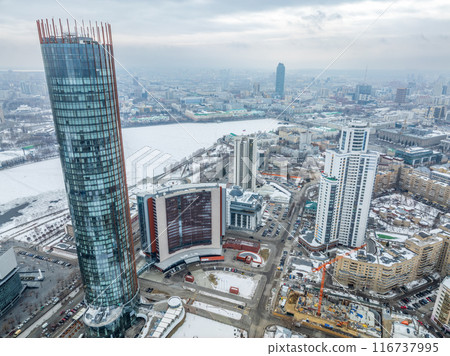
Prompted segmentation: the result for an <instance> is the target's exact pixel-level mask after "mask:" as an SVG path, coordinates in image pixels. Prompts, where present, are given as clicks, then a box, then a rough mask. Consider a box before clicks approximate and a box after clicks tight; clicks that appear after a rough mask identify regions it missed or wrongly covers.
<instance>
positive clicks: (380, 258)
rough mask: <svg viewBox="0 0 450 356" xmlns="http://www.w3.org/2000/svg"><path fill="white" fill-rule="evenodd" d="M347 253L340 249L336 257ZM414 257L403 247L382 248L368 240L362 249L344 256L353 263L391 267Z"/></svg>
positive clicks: (412, 253)
mask: <svg viewBox="0 0 450 356" xmlns="http://www.w3.org/2000/svg"><path fill="white" fill-rule="evenodd" d="M348 251H349V249H343V248H341V249H339V250H338V251H337V255H342V254H345V253H346V252H348ZM414 256H416V254H415V253H414V252H412V251H411V250H409V249H407V248H405V247H399V246H396V247H384V246H383V245H381V244H380V243H378V242H375V241H374V240H369V242H368V244H367V246H366V247H365V248H364V249H362V250H359V251H358V252H357V253H352V254H350V255H349V256H346V258H349V259H352V260H354V261H364V262H367V263H374V264H381V265H384V266H392V265H393V264H395V263H399V262H402V261H405V260H409V259H411V258H413V257H414Z"/></svg>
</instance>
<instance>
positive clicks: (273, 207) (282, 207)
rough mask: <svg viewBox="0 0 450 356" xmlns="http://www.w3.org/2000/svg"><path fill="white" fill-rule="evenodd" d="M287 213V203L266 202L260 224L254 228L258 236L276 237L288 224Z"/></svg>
mask: <svg viewBox="0 0 450 356" xmlns="http://www.w3.org/2000/svg"><path fill="white" fill-rule="evenodd" d="M288 213H289V206H288V205H287V204H279V203H267V204H266V205H265V209H264V211H263V214H262V226H259V227H258V228H257V229H256V235H257V236H258V238H259V237H261V238H267V239H276V238H278V237H279V236H280V235H281V234H282V232H283V231H284V229H285V228H286V226H287V224H288Z"/></svg>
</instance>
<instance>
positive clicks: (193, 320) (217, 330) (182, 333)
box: [172, 313, 246, 338]
mask: <svg viewBox="0 0 450 356" xmlns="http://www.w3.org/2000/svg"><path fill="white" fill-rule="evenodd" d="M244 333H245V332H244ZM245 334H246V333H245ZM188 337H189V338H192V337H194V338H200V337H205V338H206V337H208V338H213V337H217V338H233V337H234V338H237V337H241V329H238V328H235V327H234V326H231V325H227V324H223V323H219V322H218V321H214V320H211V319H206V318H203V317H201V316H198V315H194V314H191V313H186V319H185V321H184V323H183V325H181V326H180V328H179V329H178V330H177V331H176V332H175V333H174V334H173V335H172V338H188Z"/></svg>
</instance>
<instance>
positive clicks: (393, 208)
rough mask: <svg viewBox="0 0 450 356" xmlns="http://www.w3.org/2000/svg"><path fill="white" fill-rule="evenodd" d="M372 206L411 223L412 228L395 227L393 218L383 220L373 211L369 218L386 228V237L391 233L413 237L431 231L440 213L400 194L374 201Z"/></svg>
mask: <svg viewBox="0 0 450 356" xmlns="http://www.w3.org/2000/svg"><path fill="white" fill-rule="evenodd" d="M371 206H372V208H376V209H380V211H381V210H383V209H384V211H385V212H388V213H389V214H391V213H395V214H396V215H397V216H399V217H400V218H404V219H406V220H407V221H409V222H410V226H398V225H394V224H393V218H389V219H388V220H385V219H382V218H381V217H380V215H379V214H378V213H376V212H374V211H373V209H371V210H370V213H369V216H370V217H372V218H374V219H375V220H376V222H377V223H378V224H379V225H380V226H382V227H384V228H385V230H386V235H390V233H391V232H394V233H399V234H401V235H407V236H412V235H413V234H414V233H416V232H420V231H424V230H430V228H431V226H433V223H434V220H435V218H436V216H437V215H438V214H439V213H440V211H439V210H438V209H436V208H433V207H431V206H428V205H426V204H424V203H422V202H419V201H416V200H414V199H413V198H411V197H409V196H406V195H402V194H399V193H395V194H391V195H388V196H383V197H380V198H377V199H374V200H373V201H372V203H371ZM412 217H414V218H417V219H419V221H420V224H421V225H420V224H416V223H414V222H413V221H412V220H411V219H412ZM381 233H383V232H381Z"/></svg>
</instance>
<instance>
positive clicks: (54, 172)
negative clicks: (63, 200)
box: [0, 158, 64, 204]
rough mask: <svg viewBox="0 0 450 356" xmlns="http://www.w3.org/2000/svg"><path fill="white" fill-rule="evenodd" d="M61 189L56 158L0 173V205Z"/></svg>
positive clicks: (61, 184) (61, 181) (60, 171)
mask: <svg viewBox="0 0 450 356" xmlns="http://www.w3.org/2000/svg"><path fill="white" fill-rule="evenodd" d="M63 189H64V179H63V175H62V170H61V163H60V161H59V159H58V158H56V159H49V160H46V161H41V162H36V163H30V164H25V165H23V166H19V167H15V168H9V169H3V170H1V171H0V204H5V203H7V202H9V201H11V200H14V199H18V198H26V197H31V196H34V195H38V194H42V193H46V192H49V191H55V190H63Z"/></svg>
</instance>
